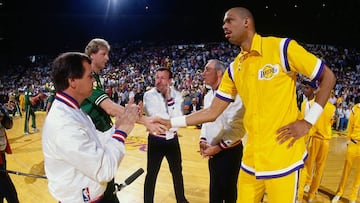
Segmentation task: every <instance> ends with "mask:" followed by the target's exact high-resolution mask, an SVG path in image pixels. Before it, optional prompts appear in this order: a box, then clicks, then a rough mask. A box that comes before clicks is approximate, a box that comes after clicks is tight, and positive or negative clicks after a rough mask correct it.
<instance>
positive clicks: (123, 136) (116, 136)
mask: <svg viewBox="0 0 360 203" xmlns="http://www.w3.org/2000/svg"><path fill="white" fill-rule="evenodd" d="M112 137H113V138H114V139H116V140H118V141H120V142H122V143H125V139H126V137H127V133H126V132H124V131H122V130H117V129H116V130H115V132H114V134H113V135H112Z"/></svg>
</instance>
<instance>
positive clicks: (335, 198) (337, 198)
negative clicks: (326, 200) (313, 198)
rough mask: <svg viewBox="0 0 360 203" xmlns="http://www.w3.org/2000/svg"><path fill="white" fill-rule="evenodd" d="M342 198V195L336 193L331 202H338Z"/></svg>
mask: <svg viewBox="0 0 360 203" xmlns="http://www.w3.org/2000/svg"><path fill="white" fill-rule="evenodd" d="M339 199H340V196H337V195H335V197H334V198H333V199H332V200H331V203H337V202H338V201H339Z"/></svg>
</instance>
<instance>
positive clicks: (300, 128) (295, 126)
mask: <svg viewBox="0 0 360 203" xmlns="http://www.w3.org/2000/svg"><path fill="white" fill-rule="evenodd" d="M311 126H312V125H311V124H310V123H308V122H307V121H305V120H296V121H295V122H292V123H290V124H288V125H286V126H283V127H281V128H279V129H278V130H277V131H276V133H277V134H279V136H277V137H276V141H277V142H279V144H282V143H284V142H286V141H288V140H289V139H291V140H290V143H289V144H288V147H291V146H293V145H294V143H295V142H296V140H298V139H300V138H301V137H302V136H304V135H305V134H307V133H308V132H309V130H310V128H311Z"/></svg>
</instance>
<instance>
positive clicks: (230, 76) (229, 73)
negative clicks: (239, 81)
mask: <svg viewBox="0 0 360 203" xmlns="http://www.w3.org/2000/svg"><path fill="white" fill-rule="evenodd" d="M228 75H229V78H230V79H231V80H232V81H233V82H234V79H233V76H232V75H231V71H230V66H229V67H228Z"/></svg>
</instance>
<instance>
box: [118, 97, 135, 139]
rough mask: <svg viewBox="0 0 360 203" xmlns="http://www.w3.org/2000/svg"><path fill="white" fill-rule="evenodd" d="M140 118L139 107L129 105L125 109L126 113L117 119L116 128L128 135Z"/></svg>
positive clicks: (132, 104)
mask: <svg viewBox="0 0 360 203" xmlns="http://www.w3.org/2000/svg"><path fill="white" fill-rule="evenodd" d="M138 118H139V107H138V106H137V105H135V104H134V103H129V104H127V105H126V107H125V108H124V112H123V113H122V114H121V115H120V116H116V118H115V128H116V129H120V130H122V131H125V132H126V133H127V134H129V133H130V132H131V130H132V129H133V128H134V126H135V122H136V121H137V119H138Z"/></svg>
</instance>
